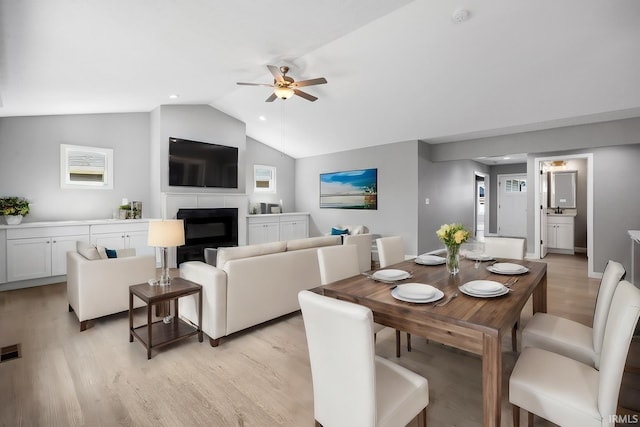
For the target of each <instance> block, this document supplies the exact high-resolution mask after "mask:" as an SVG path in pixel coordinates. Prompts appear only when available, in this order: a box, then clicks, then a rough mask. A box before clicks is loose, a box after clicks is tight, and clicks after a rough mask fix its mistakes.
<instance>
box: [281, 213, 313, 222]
mask: <svg viewBox="0 0 640 427" xmlns="http://www.w3.org/2000/svg"><path fill="white" fill-rule="evenodd" d="M307 218H308V217H307V215H284V216H282V217H280V222H304V221H306V220H307Z"/></svg>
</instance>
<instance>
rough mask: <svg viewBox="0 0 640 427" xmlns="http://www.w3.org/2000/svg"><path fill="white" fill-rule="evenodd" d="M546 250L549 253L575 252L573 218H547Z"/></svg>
mask: <svg viewBox="0 0 640 427" xmlns="http://www.w3.org/2000/svg"><path fill="white" fill-rule="evenodd" d="M547 248H548V250H549V252H559V253H567V254H573V253H574V252H575V246H574V217H573V216H556V215H549V216H547Z"/></svg>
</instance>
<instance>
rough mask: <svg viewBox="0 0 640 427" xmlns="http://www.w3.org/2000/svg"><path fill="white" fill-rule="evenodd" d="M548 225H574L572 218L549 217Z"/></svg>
mask: <svg viewBox="0 0 640 427" xmlns="http://www.w3.org/2000/svg"><path fill="white" fill-rule="evenodd" d="M547 224H573V217H572V216H547Z"/></svg>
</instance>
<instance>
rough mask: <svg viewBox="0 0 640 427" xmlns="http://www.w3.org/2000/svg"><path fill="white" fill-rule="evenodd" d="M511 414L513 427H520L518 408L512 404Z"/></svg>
mask: <svg viewBox="0 0 640 427" xmlns="http://www.w3.org/2000/svg"><path fill="white" fill-rule="evenodd" d="M511 412H512V413H513V427H520V407H519V406H516V405H513V404H512V405H511Z"/></svg>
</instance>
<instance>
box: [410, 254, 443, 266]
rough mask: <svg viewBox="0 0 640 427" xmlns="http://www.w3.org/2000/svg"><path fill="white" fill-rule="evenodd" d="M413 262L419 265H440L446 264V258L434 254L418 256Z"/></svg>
mask: <svg viewBox="0 0 640 427" xmlns="http://www.w3.org/2000/svg"><path fill="white" fill-rule="evenodd" d="M414 261H415V263H416V264H420V265H442V264H444V263H446V262H447V260H446V258H444V257H441V256H438V255H434V254H422V255H418V256H417V257H416V258H415V259H414Z"/></svg>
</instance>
